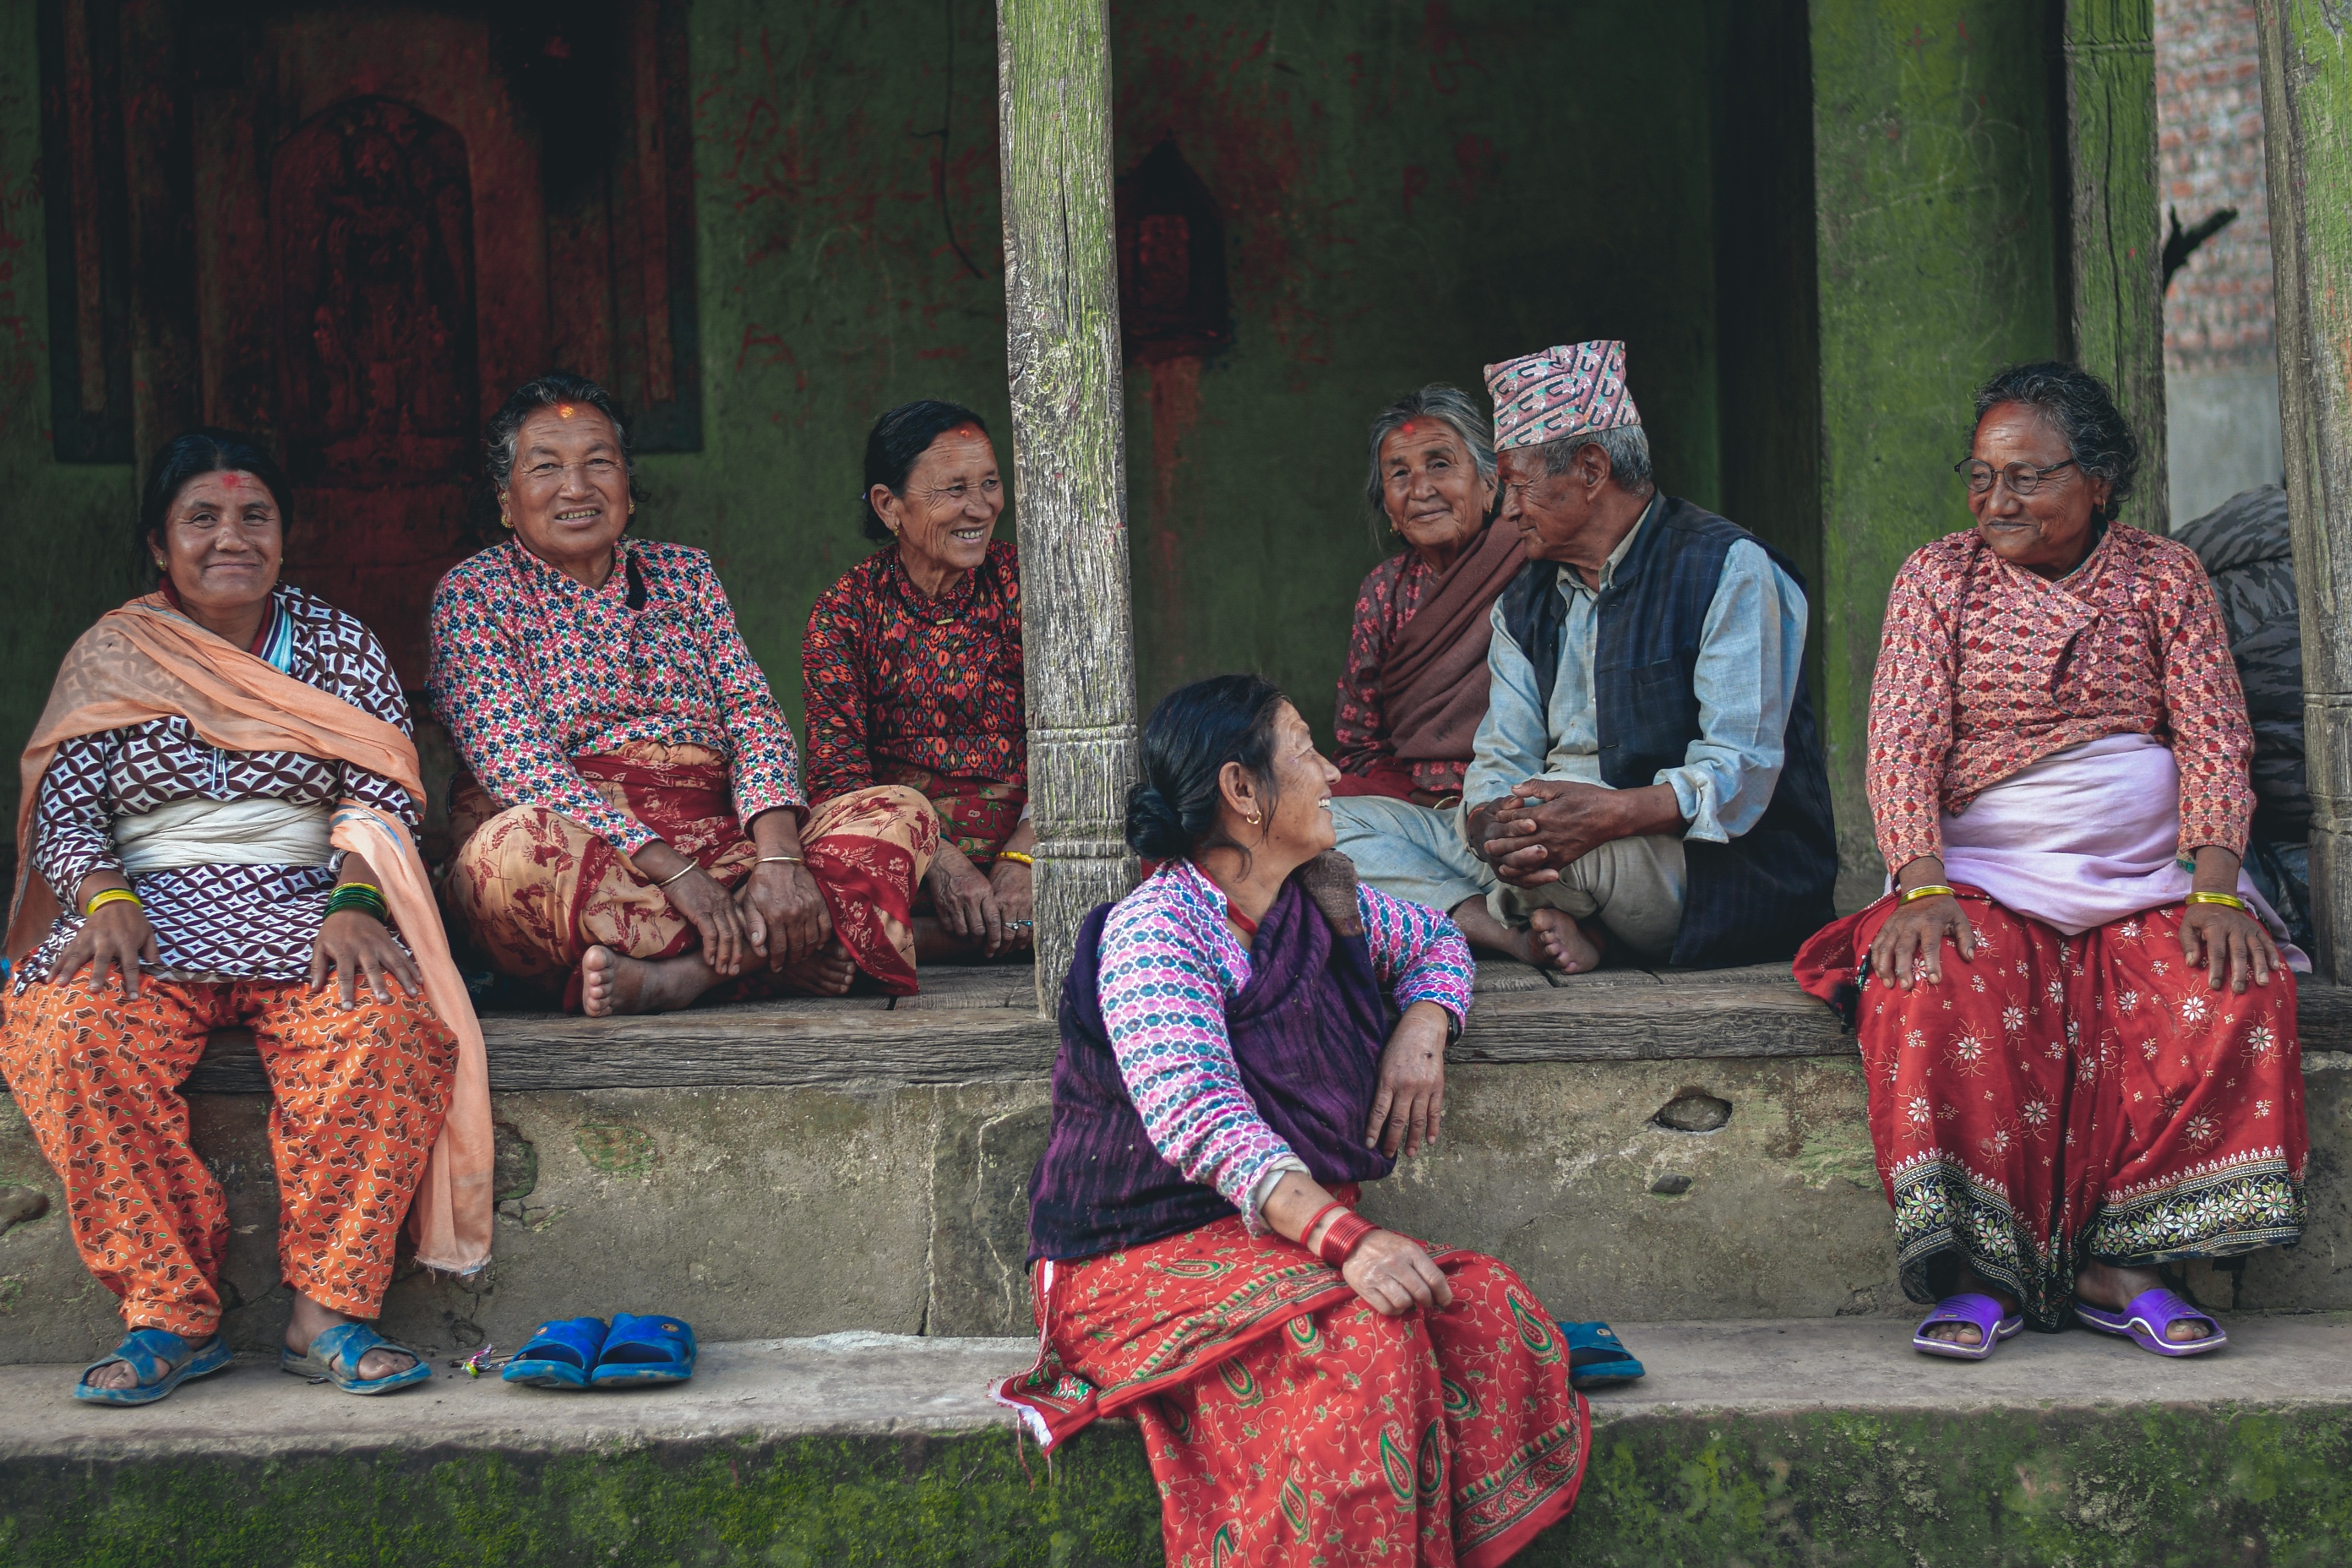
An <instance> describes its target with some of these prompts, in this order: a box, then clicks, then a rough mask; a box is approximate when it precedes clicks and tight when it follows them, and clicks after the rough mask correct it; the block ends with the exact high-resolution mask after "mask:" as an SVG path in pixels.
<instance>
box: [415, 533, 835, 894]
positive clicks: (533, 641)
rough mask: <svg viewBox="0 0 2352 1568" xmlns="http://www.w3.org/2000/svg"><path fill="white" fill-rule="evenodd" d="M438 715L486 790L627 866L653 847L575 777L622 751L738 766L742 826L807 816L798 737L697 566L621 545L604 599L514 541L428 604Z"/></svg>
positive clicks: (677, 556)
mask: <svg viewBox="0 0 2352 1568" xmlns="http://www.w3.org/2000/svg"><path fill="white" fill-rule="evenodd" d="M427 688H428V695H429V696H430V697H431V699H432V702H433V710H434V711H435V712H436V714H437V715H439V717H440V720H441V722H442V723H443V724H445V725H446V726H447V727H448V731H449V737H450V739H451V740H452V741H454V742H456V743H457V754H458V755H459V756H461V757H463V758H465V760H466V765H467V767H468V768H470V769H472V770H473V773H474V777H475V778H476V779H477V780H478V781H479V782H480V784H481V785H482V787H483V788H484V789H487V790H488V791H489V792H490V794H491V795H494V796H496V797H497V798H498V800H499V802H500V803H502V804H504V805H543V806H545V807H546V808H547V809H549V810H550V811H553V812H557V813H560V814H561V815H562V816H568V817H570V818H571V819H572V821H574V822H576V823H578V824H580V825H581V826H583V827H585V828H587V829H588V830H589V831H590V832H591V833H593V834H595V835H596V836H597V837H600V838H602V839H604V841H605V842H606V843H608V844H610V845H612V846H613V847H614V848H616V849H618V850H620V851H621V852H622V853H623V854H633V853H635V851H636V850H638V849H641V848H643V847H645V846H646V845H647V844H650V843H651V842H653V840H654V839H655V838H656V837H659V835H657V834H656V833H654V832H653V831H652V830H651V829H649V828H647V827H646V825H645V824H644V823H642V822H639V821H638V820H637V819H636V818H635V816H632V815H631V814H629V813H628V812H626V811H624V810H622V809H621V808H620V807H618V806H613V805H606V804H605V803H604V797H603V796H601V795H598V794H597V793H596V792H595V790H594V789H593V788H592V787H590V785H589V784H588V781H587V780H585V779H583V778H582V777H581V776H580V770H578V769H577V768H575V767H573V766H572V758H574V757H586V756H597V755H604V754H608V753H610V752H614V750H616V749H617V748H618V747H619V746H620V744H621V742H624V741H653V742H659V743H661V744H663V745H668V746H708V747H709V748H710V749H711V750H713V751H716V752H724V753H726V755H727V756H728V757H730V759H731V760H732V775H733V783H734V789H735V814H736V816H739V817H740V818H741V819H742V820H743V821H744V822H747V823H748V822H750V821H751V818H753V817H754V816H759V815H760V813H761V812H763V811H769V810H772V809H775V808H777V807H780V806H781V807H785V808H788V809H790V810H792V811H793V812H795V813H797V814H799V815H802V816H805V815H806V814H807V806H806V802H805V801H804V800H803V798H802V795H801V790H800V763H799V760H798V758H797V757H796V756H795V754H794V752H793V732H792V730H791V728H790V727H789V726H788V725H786V724H785V722H784V713H783V710H782V709H781V708H779V707H777V706H776V699H775V695H774V693H772V692H771V691H770V690H769V689H768V678H767V676H766V675H765V674H764V673H762V672H761V668H760V666H759V663H758V661H757V660H755V659H753V658H752V657H751V649H750V648H749V647H745V646H744V643H743V634H742V633H741V632H740V631H739V630H737V629H736V626H735V610H734V606H732V605H730V604H729V603H728V602H727V590H726V589H724V588H722V587H720V586H719V574H718V573H717V572H716V571H715V570H713V569H712V567H711V564H710V557H709V554H708V553H706V552H703V551H700V550H696V549H693V548H691V547H689V546H687V545H683V544H663V543H658V542H654V541H651V540H643V539H627V538H625V539H623V540H622V541H621V542H619V543H618V544H617V545H615V546H614V562H613V574H612V575H611V576H610V577H608V578H606V579H605V580H604V586H603V587H601V588H586V587H583V586H582V585H581V584H579V583H577V582H575V581H573V580H572V578H570V577H567V576H565V575H564V574H562V573H561V572H559V571H557V570H556V569H555V568H554V567H552V566H550V565H549V564H548V563H546V562H544V561H541V559H540V558H539V557H538V556H536V555H533V554H532V553H531V552H529V551H528V550H525V549H524V548H523V547H522V546H521V545H520V544H519V543H517V542H514V541H513V540H509V541H508V542H505V543H504V544H500V545H498V546H496V547H494V548H492V549H489V550H485V551H483V552H481V553H480V554H479V555H477V556H475V557H473V558H472V559H471V560H469V561H464V562H460V563H458V564H457V565H456V566H455V567H452V568H451V569H450V571H449V574H448V575H447V576H446V577H444V578H442V579H441V585H440V587H438V588H436V590H434V594H433V671H432V675H431V678H430V679H429V680H428V682H427Z"/></svg>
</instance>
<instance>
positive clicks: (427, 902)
mask: <svg viewBox="0 0 2352 1568" xmlns="http://www.w3.org/2000/svg"><path fill="white" fill-rule="evenodd" d="M175 716H176V717H179V718H184V719H185V720H187V721H188V722H189V723H190V724H192V725H194V728H195V731H196V733H198V734H199V735H202V736H203V737H204V738H205V741H207V742H210V743H211V744H213V745H215V746H217V747H219V748H220V749H221V750H222V751H225V752H301V753H303V754H304V755H305V756H312V757H332V758H334V759H335V760H336V761H338V762H343V763H351V764H352V766H354V767H360V768H364V769H366V770H367V771H368V772H369V773H374V774H376V775H377V776H378V777H381V778H387V779H390V780H392V781H393V782H394V784H399V785H401V786H402V787H404V789H406V790H407V791H408V792H409V794H411V795H415V797H416V798H417V799H418V800H420V801H421V800H423V799H424V798H425V788H424V784H423V783H422V781H421V779H420V776H419V770H418V767H417V762H416V747H415V744H414V743H412V742H410V740H409V738H408V737H407V736H406V735H404V734H403V733H401V731H399V730H398V729H397V728H396V727H394V726H393V725H391V724H387V723H385V722H384V721H383V720H381V719H378V718H375V717H374V716H373V715H371V714H367V713H362V712H361V711H360V710H358V709H356V708H354V707H352V705H351V704H350V703H348V702H345V701H344V700H341V698H339V697H335V696H333V695H331V694H330V693H328V692H324V691H321V690H320V689H318V688H317V687H315V686H311V685H310V684H308V683H306V682H304V681H299V680H297V679H294V678H293V677H292V676H290V675H285V674H281V673H280V672H279V671H278V669H277V668H274V667H272V666H271V665H269V664H267V663H265V662H264V661H262V660H261V659H258V658H254V657H253V656H252V655H251V654H249V653H247V652H246V651H245V650H244V649H242V648H238V647H230V646H229V645H228V644H227V643H226V642H223V641H222V640H221V639H220V638H218V637H215V636H214V635H213V634H212V633H210V632H208V631H206V630H205V629H204V628H203V627H202V626H197V625H196V624H195V623H194V621H191V620H189V619H187V618H186V617H184V616H182V615H180V614H179V613H178V612H177V611H175V610H173V608H172V606H171V605H170V604H169V603H168V602H167V601H166V600H165V599H164V598H163V595H160V594H151V595H147V596H146V597H145V598H142V599H133V600H132V601H131V603H129V604H128V605H123V606H122V607H121V609H119V610H110V611H108V612H107V613H106V614H105V615H103V616H100V617H99V621H98V624H97V625H96V626H92V627H91V628H90V629H89V630H88V631H86V632H84V633H83V634H82V635H81V637H80V638H79V640H78V641H77V642H75V644H74V645H73V647H71V648H70V649H68V651H67V654H66V657H65V662H64V663H63V664H62V665H60V666H59V667H58V679H57V683H56V684H55V685H54V686H52V687H51V688H50V689H49V703H48V706H47V708H46V709H44V710H42V712H41V721H40V722H39V723H38V724H37V725H36V726H35V727H34V731H33V739H32V741H31V742H30V743H29V744H28V745H26V748H25V758H24V763H23V781H24V790H25V795H24V799H23V800H22V802H21V803H20V804H19V805H18V806H17V810H16V900H15V903H14V907H13V908H12V910H11V911H10V915H9V921H8V935H7V940H6V949H7V952H8V955H9V956H10V957H11V958H12V959H17V960H21V959H22V958H23V957H24V955H25V954H26V953H28V952H31V951H32V950H33V949H34V948H35V947H36V946H37V945H39V942H40V939H41V933H42V932H43V931H46V930H47V929H48V927H49V924H50V922H51V921H54V920H56V919H57V916H58V904H57V899H56V897H55V895H54V894H52V893H51V892H50V890H49V885H48V883H47V881H45V880H44V879H41V878H40V877H37V876H36V875H34V874H33V807H34V804H35V797H36V795H37V794H38V793H39V790H40V787H41V779H42V777H43V776H44V775H45V774H46V773H47V772H48V771H49V763H51V762H52V761H54V760H55V759H56V757H57V754H58V745H59V744H60V743H61V742H65V741H68V740H70V739H72V738H73V737H75V736H78V735H94V734H100V733H102V732H104V731H108V730H120V729H122V728H124V727H126V726H129V725H132V724H143V723H146V722H147V721H150V720H152V719H168V718H173V717H175ZM333 838H334V844H335V847H337V848H339V849H343V850H347V851H350V852H352V853H353V854H358V855H362V856H365V857H366V858H367V862H368V865H369V866H370V868H373V870H374V872H375V874H376V877H377V879H378V880H379V881H380V882H381V884H382V886H383V897H384V902H385V903H387V904H389V905H390V906H391V907H392V915H393V919H394V921H395V922H396V923H397V924H398V926H399V928H400V934H401V936H402V938H403V939H404V940H405V941H406V942H407V943H408V950H409V952H412V953H414V954H415V958H416V967H417V968H418V969H419V970H420V971H421V972H422V973H423V974H424V977H425V999H426V1000H427V1001H429V1002H431V1003H432V1004H433V1010H434V1012H435V1013H436V1014H437V1015H438V1016H440V1019H441V1022H442V1023H443V1024H444V1025H446V1026H447V1027H448V1029H449V1031H450V1032H451V1033H452V1034H454V1035H456V1036H457V1079H456V1081H455V1082H454V1083H453V1084H452V1085H451V1086H450V1095H449V1110H448V1114H447V1116H446V1117H445V1118H444V1119H443V1121H442V1123H441V1135H440V1138H439V1140H438V1141H437V1142H436V1143H435V1144H434V1146H433V1153H432V1156H431V1158H430V1159H429V1160H428V1161H427V1162H426V1163H425V1178H424V1180H423V1181H422V1182H421V1183H419V1184H418V1186H417V1189H416V1199H415V1203H414V1204H413V1205H411V1206H410V1208H409V1211H408V1227H409V1231H410V1233H411V1234H412V1235H414V1236H415V1238H416V1260H417V1261H418V1262H419V1263H422V1264H424V1265H425V1267H426V1268H442V1269H447V1270H450V1271H451V1272H453V1273H458V1274H470V1273H472V1272H473V1271H474V1270H476V1269H478V1268H481V1267H482V1265H483V1264H485V1263H487V1262H488V1261H489V1257H490V1223H491V1213H492V1204H491V1193H490V1163H491V1147H490V1138H491V1133H490V1080H489V1069H488V1063H487V1062H486V1060H485V1058H484V1056H483V1052H482V1030H481V1026H480V1025H479V1024H478V1022H476V1020H475V1017H474V1006H473V1002H472V999H471V998H470V997H468V996H467V994H466V985H465V982H464V981H463V980H461V979H459V978H458V975H457V965H456V964H455V963H451V962H450V958H449V943H448V940H447V939H446V937H445V936H444V935H443V934H442V931H441V917H440V915H439V913H438V912H437V910H436V909H435V907H434V901H433V889H432V884H431V883H430V882H429V881H428V880H427V879H426V877H425V863H424V861H423V860H422V859H420V858H418V856H417V853H416V845H415V840H414V839H413V838H412V837H410V835H409V832H408V828H407V825H406V824H404V823H403V822H401V821H400V820H399V819H397V818H396V817H391V816H385V815H384V814H383V813H382V812H379V811H376V810H374V809H373V808H371V807H369V806H366V805H362V804H361V803H360V802H358V801H354V800H347V801H344V802H343V803H342V804H341V805H340V806H338V807H337V808H336V811H335V816H334V834H333Z"/></svg>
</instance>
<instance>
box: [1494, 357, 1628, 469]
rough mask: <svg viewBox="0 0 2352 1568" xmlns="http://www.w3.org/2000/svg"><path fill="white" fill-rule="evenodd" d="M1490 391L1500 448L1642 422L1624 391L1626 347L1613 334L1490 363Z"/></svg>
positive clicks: (1560, 438) (1497, 449) (1580, 434)
mask: <svg viewBox="0 0 2352 1568" xmlns="http://www.w3.org/2000/svg"><path fill="white" fill-rule="evenodd" d="M1486 391H1487V393H1488V395H1491V396H1492V397H1493V398H1494V400H1495V450H1496V451H1497V452H1501V451H1506V450H1507V449H1509V448H1510V447H1540V446H1542V445H1543V444H1544V443H1545V442H1547V441H1561V440H1566V439H1567V438H1568V437H1570V436H1585V435H1590V434H1591V432H1593V431H1595V430H1614V429H1615V428H1617V427H1618V426H1621V425H1639V424H1640V423H1641V422H1642V412H1641V410H1640V409H1638V408H1635V407H1634V406H1633V394H1632V393H1630V392H1628V391H1627V390H1626V389H1625V345H1624V344H1623V343H1622V342H1617V341H1616V340H1615V339H1613V338H1608V339H1599V340H1596V341H1594V342H1589V343H1576V344H1573V345H1562V346H1561V347H1559V348H1554V349H1547V350H1545V351H1544V352H1543V353H1538V354H1528V355H1527V356H1526V357H1525V358H1522V359H1515V360H1506V361H1504V362H1503V363H1501V364H1490V365H1488V366H1487V367H1486Z"/></svg>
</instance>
